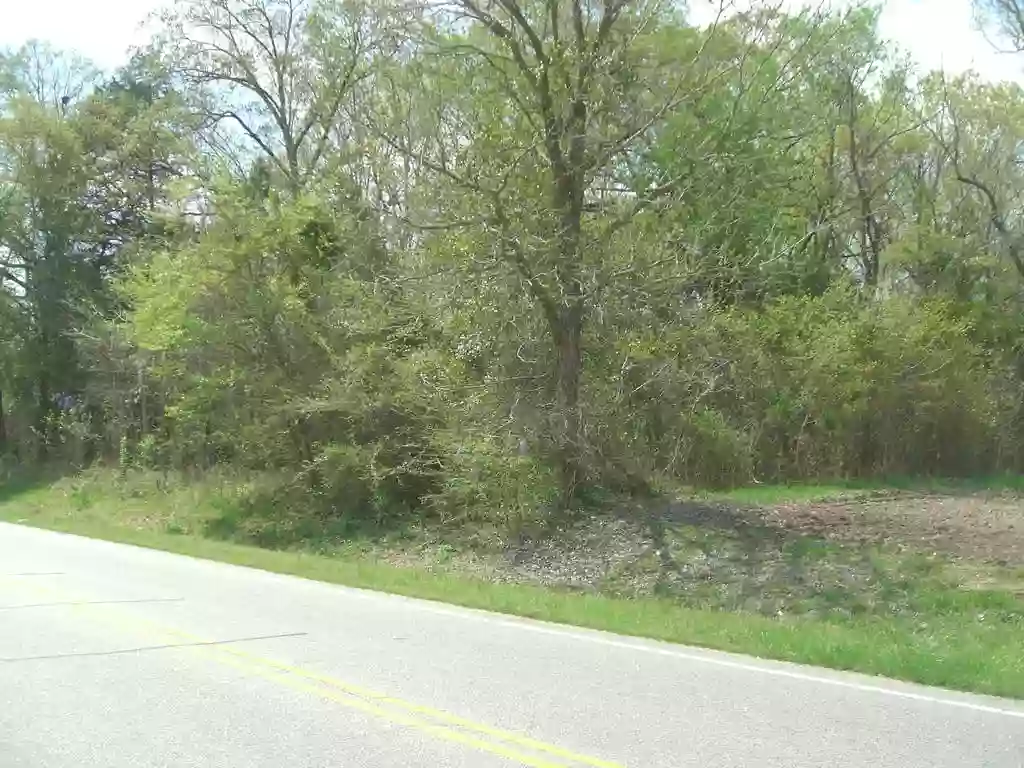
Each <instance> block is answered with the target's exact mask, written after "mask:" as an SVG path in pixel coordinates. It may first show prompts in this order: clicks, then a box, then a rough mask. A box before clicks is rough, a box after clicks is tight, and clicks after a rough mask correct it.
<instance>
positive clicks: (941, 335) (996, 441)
mask: <svg viewBox="0 0 1024 768" xmlns="http://www.w3.org/2000/svg"><path fill="white" fill-rule="evenodd" d="M614 349H615V351H617V352H618V354H620V355H621V356H622V358H624V359H625V363H622V362H621V360H620V362H619V363H618V364H617V365H615V367H614V368H612V366H611V363H610V362H607V361H605V360H601V362H602V363H603V364H604V365H605V366H607V367H606V370H607V369H611V370H616V371H617V372H618V375H617V376H615V377H608V376H606V377H605V378H604V379H603V380H602V379H598V390H597V391H598V395H599V398H598V399H597V408H596V412H597V413H598V421H599V422H600V423H603V424H608V425H613V426H611V427H609V428H606V429H604V431H603V433H602V439H603V440H605V441H606V442H611V443H613V444H614V445H613V447H612V448H608V449H606V450H607V451H611V452H614V453H617V454H618V455H622V456H629V457H632V461H633V462H634V463H635V464H636V465H637V471H639V472H643V473H647V474H652V475H655V476H658V475H660V476H662V477H666V478H669V479H674V480H679V481H683V482H686V483H693V484H698V485H705V486H714V485H725V484H736V483H742V482H747V481H750V480H752V479H754V478H760V479H768V480H776V481H782V480H796V479H810V478H820V477H843V476H849V477H857V476H869V475H888V474H944V475H963V474H969V473H974V472H984V473H990V472H999V471H1005V470H1016V469H1020V467H1019V466H1018V465H1017V463H1016V462H1017V461H1018V458H1017V455H1016V453H1015V452H1013V451H1011V450H1008V449H1007V447H1008V446H1012V445H1016V443H1017V434H1018V430H1019V417H1018V416H1017V411H1018V410H1019V406H1018V405H1017V402H1016V399H1017V398H1015V397H1014V396H1013V394H1012V392H1013V389H1012V387H1008V386H1007V374H1006V372H1005V371H1003V370H1000V369H999V367H998V366H995V365H993V363H992V361H991V358H990V357H989V356H988V355H986V353H985V351H984V350H983V349H982V348H980V347H979V346H978V345H977V344H975V343H974V342H972V340H971V335H970V327H969V324H968V323H967V322H966V321H964V320H962V319H960V318H959V317H958V316H957V315H956V314H955V313H954V312H953V311H952V310H951V308H950V307H949V306H947V305H945V304H943V303H941V302H936V301H920V300H918V301H916V302H911V301H910V300H907V299H902V298H896V299H889V300H885V301H881V302H867V301H864V300H863V299H862V298H860V297H859V296H858V295H857V294H855V293H854V292H853V291H850V290H845V289H841V288H834V289H832V290H831V291H829V292H828V293H826V294H825V295H824V296H822V297H800V298H786V299H782V300H780V301H777V302H775V303H773V304H771V305H769V306H767V307H766V308H765V309H764V310H763V311H759V310H750V309H730V310H707V311H703V312H701V313H699V314H698V315H696V316H695V317H694V318H693V319H692V320H690V321H689V322H686V323H685V324H683V323H681V324H680V325H678V326H676V327H675V328H672V329H670V330H664V329H662V330H661V331H660V333H655V334H650V333H649V334H645V335H643V336H634V337H632V338H630V339H628V340H626V341H624V342H622V343H620V344H618V345H616V346H615V347H614ZM599 359H600V358H599ZM596 373H597V372H596V371H595V374H596ZM614 425H625V427H626V429H624V430H621V429H620V430H619V433H618V434H616V433H615V430H614Z"/></svg>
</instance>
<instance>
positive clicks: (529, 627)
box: [18, 526, 1024, 720]
mask: <svg viewBox="0 0 1024 768" xmlns="http://www.w3.org/2000/svg"><path fill="white" fill-rule="evenodd" d="M18 527H19V528H21V529H23V530H31V531H40V530H45V529H38V528H32V527H31V526H18ZM46 532H47V533H55V532H53V531H46ZM60 533H63V532H60ZM63 535H65V536H67V537H68V538H72V539H79V540H81V539H84V540H86V541H93V542H100V543H102V544H108V545H111V546H113V547H128V548H129V549H132V550H136V551H140V552H147V553H153V552H156V553H160V554H164V555H169V556H170V557H171V558H172V559H185V560H192V561H196V562H200V563H206V564H209V565H213V566H214V567H227V568H229V569H233V570H241V571H251V572H255V573H259V574H262V575H263V576H269V577H271V578H272V579H275V580H278V579H280V580H287V581H292V580H298V581H302V582H306V583H311V584H316V585H319V586H321V587H326V588H328V589H332V590H337V591H341V592H346V593H348V594H352V595H358V596H361V597H364V598H369V599H377V600H380V599H381V598H384V599H389V600H396V601H401V602H404V603H406V604H407V605H411V606H413V607H415V608H417V609H418V610H422V611H428V612H430V613H437V614H442V615H447V616H455V617H461V618H466V619H472V618H475V619H477V620H482V621H487V622H490V623H493V624H498V625H500V626H505V627H510V628H513V629H521V630H526V631H530V632H538V633H540V634H544V635H554V636H556V637H565V638H575V639H578V640H586V641H588V642H592V643H597V644H599V645H604V646H607V647H611V648H622V649H625V650H630V651H643V652H646V653H652V654H655V655H659V656H669V657H672V658H677V659H682V660H685V661H692V662H697V663H700V664H710V665H713V666H719V667H725V668H727V669H736V670H740V671H743V672H755V673H758V674H762V675H769V676H774V677H782V678H787V679H789V680H799V681H801V682H805V683H819V684H823V685H831V686H834V687H837V688H845V689H847V690H853V691H860V692H862V693H875V694H880V695H883V696H893V697H895V698H901V699H907V700H909V701H920V702H925V703H928V704H938V705H943V706H949V707H958V708H960V709H966V710H971V711H974V712H983V713H985V714H990V715H1002V716H1005V717H1014V718H1017V719H1021V720H1024V709H1008V708H1003V707H996V706H991V705H987V704H978V703H976V702H972V701H967V700H964V699H955V698H948V697H942V696H933V695H930V694H927V693H916V692H914V691H901V690H896V689H894V688H887V687H885V686H881V685H871V684H868V683H856V682H853V681H852V680H841V679H839V678H836V677H830V676H825V675H813V674H810V673H806V672H796V671H793V670H788V669H780V668H778V667H776V666H770V665H775V664H779V665H782V664H793V662H787V661H777V660H774V659H764V660H763V661H764V663H763V664H750V663H746V662H742V661H733V660H730V659H724V658H718V657H717V655H718V654H726V653H728V652H727V651H716V650H713V649H707V651H706V652H705V653H692V652H689V651H685V650H677V649H675V648H660V647H658V646H655V645H652V644H651V643H656V642H660V641H657V640H650V641H647V642H645V640H646V638H643V637H637V638H635V640H633V641H628V640H615V639H613V637H612V636H611V635H610V633H607V632H603V631H602V630H595V629H590V628H588V627H574V626H572V625H569V624H566V625H561V624H556V623H551V622H544V621H541V620H538V619H530V618H526V617H515V618H512V617H506V616H507V615H506V614H500V613H495V612H491V611H486V610H482V609H479V608H466V607H463V606H455V605H447V604H445V603H442V602H440V601H434V600H424V599H422V598H416V597H408V596H406V595H399V594H394V593H391V592H381V591H377V590H372V589H365V588H362V587H349V586H346V585H344V584H334V583H331V582H326V581H317V580H315V579H307V578H303V577H301V576H294V575H292V574H286V573H277V572H274V571H265V570H262V569H260V568H253V567H250V566H242V565H235V564H234V563H224V562H221V561H217V560H207V559H205V558H199V557H191V556H189V555H179V554H178V553H174V552H167V551H165V550H154V549H150V548H148V547H138V546H135V545H131V544H127V545H126V544H121V543H119V542H110V541H107V540H104V539H91V538H88V537H82V536H76V535H75V534H63ZM836 672H837V673H838V674H843V672H842V670H836ZM846 674H851V675H852V674H858V673H855V672H850V673H846ZM893 682H896V683H899V682H901V681H893ZM906 684H907V685H913V683H906ZM965 695H970V694H965Z"/></svg>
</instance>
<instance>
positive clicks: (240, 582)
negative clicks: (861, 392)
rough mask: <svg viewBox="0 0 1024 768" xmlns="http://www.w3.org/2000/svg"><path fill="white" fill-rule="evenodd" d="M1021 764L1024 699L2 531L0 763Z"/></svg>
mask: <svg viewBox="0 0 1024 768" xmlns="http://www.w3.org/2000/svg"><path fill="white" fill-rule="evenodd" d="M515 765H526V766H534V767H535V768H558V767H565V766H568V767H572V768H581V767H583V766H591V767H592V768H615V767H616V766H628V767H630V768H644V767H646V768H682V767H683V766H700V768H711V767H728V766H752V767H753V766H756V767H757V768H766V767H768V766H785V767H786V768H800V767H802V766H842V768H860V767H861V766H869V767H870V768H888V767H889V766H891V767H892V768H914V767H917V766H920V768H942V767H944V766H949V768H973V767H975V766H984V767H985V768H1022V767H1024V706H1021V705H1020V704H1019V703H1015V702H1009V701H1003V700H1000V699H992V698H985V697H976V696H966V695H959V694H953V693H948V692H944V691H938V690H933V689H929V688H923V687H918V686H911V685H904V684H898V683H890V682H887V681H882V680H879V679H876V678H870V677H862V676H857V675H848V674H841V673H832V672H826V671H822V670H818V669H814V668H808V667H800V666H796V665H789V664H779V663H769V662H762V661H757V660H754V659H750V658H746V657H742V656H734V655H729V654H719V653H712V652H707V651H700V650H694V649H690V648H685V647H681V646H673V645H668V644H661V643H654V642H645V641H641V640H633V639H628V638H623V637H618V636H615V635H609V634H603V633H597V632H588V631H582V630H572V629H564V628H561V627H556V626H553V625H549V624H543V623H539V622H528V621H522V620H518V619H512V618H508V617H503V616H496V615H492V614H487V613H482V612H477V611H469V610H462V609H458V608H452V607H448V606H442V605H438V604H434V603H429V602H422V601H416V600H409V599H405V598H399V597H393V596H388V595H383V594H377V593H372V592H364V591H360V590H351V589H345V588H341V587H336V586H331V585H326V584H320V583H317V582H311V581H305V580H302V579H295V578H290V577H285V576H278V575H274V574H268V573H263V572H260V571H253V570H248V569H244V568H237V567H233V566H228V565H223V564H218V563H211V562H205V561H200V560H194V559H191V558H185V557H179V556H176V555H170V554H165V553H161V552H151V551H148V550H143V549H137V548H133V547H127V546H122V545H117V544H110V543H106V542H100V541H90V540H87V539H81V538H77V537H72V536H65V535H61V534H55V533H48V532H44V531H38V530H32V529H29V528H22V527H18V526H11V525H2V524H0V768H151V767H155V766H161V767H162V766H167V767H171V766H173V767H174V768H178V767H179V766H181V767H184V766H190V767H191V766H195V767H196V768H199V767H200V766H201V767H202V768H248V767H249V766H260V767H261V768H314V767H316V768H321V767H322V768H328V766H330V768H371V767H372V768H442V767H444V766H452V767H453V768H454V767H458V768H491V767H492V766H494V767H497V766H515Z"/></svg>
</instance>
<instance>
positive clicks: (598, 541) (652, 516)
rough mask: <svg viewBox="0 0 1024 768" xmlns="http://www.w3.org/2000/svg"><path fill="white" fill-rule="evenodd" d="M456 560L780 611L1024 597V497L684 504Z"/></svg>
mask: <svg viewBox="0 0 1024 768" xmlns="http://www.w3.org/2000/svg"><path fill="white" fill-rule="evenodd" d="M430 552H431V548H430V547H426V548H424V549H423V550H422V554H423V556H425V557H427V558H429V557H430ZM447 559H448V561H449V562H450V563H451V564H452V565H453V566H454V567H456V568H460V569H461V568H465V567H469V568H472V569H474V570H479V569H481V567H486V569H487V570H488V571H489V573H488V575H489V576H490V578H495V579H499V580H509V581H519V582H527V583H539V584H544V585H547V586H560V587H566V588H571V589H577V590H584V591H599V592H604V593H610V594H619V595H636V596H639V595H648V594H660V595H664V596H670V597H674V598H677V599H681V600H683V601H684V602H686V603H689V604H696V605H704V606H709V607H721V608H728V609H733V610H749V611H756V612H759V613H764V614H771V615H775V614H784V613H812V614H841V615H861V614H871V615H892V614H894V613H896V614H914V613H916V612H917V611H919V610H923V609H921V600H923V599H927V598H928V597H929V595H930V591H931V590H932V589H934V590H941V591H943V592H944V593H946V592H948V590H958V591H967V590H971V591H977V590H984V589H989V590H991V589H995V590H998V591H999V592H1000V593H1001V594H1003V595H1004V596H1010V599H1011V600H1012V599H1013V598H1012V596H1013V595H1017V596H1018V597H1024V497H1022V496H1019V495H1009V494H980V493H979V494H970V495H939V494H913V493H886V494H872V495H861V496H858V497H855V498H847V499H838V500H834V501H818V502H804V503H792V504H776V505H771V506H763V507H762V506H753V505H743V506H740V505H736V504H732V503H727V502H717V503H716V502H675V503H671V504H665V505H662V506H660V507H657V508H653V509H652V508H640V507H635V508H630V509H619V510H617V511H616V513H615V514H612V515H605V516H600V517H592V518H589V519H586V520H583V521H580V522H578V523H577V524H576V525H574V526H573V527H572V528H570V529H568V530H564V531H562V532H560V533H558V534H556V535H554V536H548V537H544V538H537V539H534V540H529V539H527V540H523V541H520V542H518V543H517V544H516V545H515V546H512V547H510V548H508V549H507V550H506V551H504V552H503V553H502V554H501V555H500V556H496V557H492V558H490V560H489V561H485V562H486V566H482V564H481V559H480V557H479V554H478V553H473V554H472V556H470V553H469V552H463V553H457V554H454V555H451V556H449V557H448V558H447ZM947 596H948V595H947ZM929 610H930V609H929Z"/></svg>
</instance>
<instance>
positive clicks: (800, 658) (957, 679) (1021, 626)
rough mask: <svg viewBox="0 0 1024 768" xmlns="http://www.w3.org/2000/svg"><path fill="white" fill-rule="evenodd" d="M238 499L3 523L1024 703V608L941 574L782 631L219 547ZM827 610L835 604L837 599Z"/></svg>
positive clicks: (144, 482) (355, 555) (225, 495)
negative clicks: (869, 604) (896, 598)
mask: <svg viewBox="0 0 1024 768" xmlns="http://www.w3.org/2000/svg"><path fill="white" fill-rule="evenodd" d="M236 487H237V480H231V479H224V478H208V479H206V480H204V481H203V482H200V483H194V484H187V483H181V482H174V481H172V480H168V479H166V478H161V477H160V476H158V475H144V476H138V477H135V478H127V479H122V478H119V477H118V476H117V475H116V474H114V473H110V472H106V473H104V472H92V473H87V474H86V475H84V476H79V477H72V478H65V479H63V480H59V481H57V482H51V481H50V480H49V479H44V480H43V481H40V482H38V483H35V484H33V483H29V482H23V483H21V484H20V485H19V486H18V487H17V488H14V487H13V486H10V485H3V486H0V519H3V520H8V521H17V522H21V523H24V524H28V525H33V526H37V527H41V528H48V529H53V530H59V531H65V532H69V533H76V534H81V535H85V536H90V537H94V538H102V539H108V540H112V541H121V542H126V543H130V544H135V545H139V546H144V547H150V548H154V549H161V550H166V551H170V552H177V553H181V554H185V555H191V556H195V557H201V558H207V559H211V560H220V561H224V562H229V563H235V564H238V565H245V566H250V567H255V568H261V569H264V570H268V571H275V572H278V573H287V574H294V575H297V576H303V577H306V578H311V579H317V580H320V581H326V582H332V583H337V584H345V585H349V586H353V587H364V588H369V589H374V590H381V591H385V592H391V593H395V594H400V595H406V596H410V597H418V598H425V599H430V600H439V601H443V602H447V603H453V604H457V605H463V606H468V607H472V608H482V609H487V610H491V611H498V612H502V613H508V614H515V615H519V616H526V617H530V618H536V619H543V620H547V621H553V622H559V623H564V624H571V625H577V626H582V627H590V628H594V629H602V630H608V631H611V632H617V633H621V634H626V635H637V636H643V637H650V638H655V639H660V640H667V641H672V642H677V643H686V644H692V645H699V646H705V647H709V648H716V649H721V650H727V651H735V652H741V653H748V654H753V655H757V656H762V657H767V658H774V659H783V660H789V661H796V662H803V663H808V664H815V665H820V666H825V667H832V668H835V669H846V670H855V671H859V672H865V673H869V674H878V675H885V676H888V677H893V678H900V679H904V680H910V681H915V682H919V683H925V684H930V685H937V686H942V687H947V688H952V689H960V690H967V691H977V692H984V693H989V694H995V695H1002V696H1009V697H1016V698H1024V606H1022V605H1021V602H1020V600H1019V598H1017V597H1015V596H1014V595H1013V594H1012V593H1011V592H1007V591H1001V590H998V589H974V590H959V589H954V588H952V587H950V586H949V585H948V584H946V583H945V582H943V581H942V580H941V579H940V578H938V577H937V575H936V573H937V570H936V566H935V564H934V563H932V564H929V563H927V562H923V561H920V562H919V561H913V562H912V563H911V565H912V566H913V567H911V566H907V567H905V568H903V569H902V570H900V571H899V573H898V579H897V581H899V583H897V584H895V587H897V588H899V589H903V590H905V591H906V592H907V594H911V595H912V598H913V599H912V600H911V601H910V602H909V603H908V605H907V606H906V609H905V610H900V611H894V612H892V613H891V615H887V614H886V613H885V612H884V611H882V612H879V611H874V612H862V613H856V612H855V613H852V614H851V613H827V612H826V613H824V614H819V613H813V612H811V613H806V614H795V615H790V614H785V615H783V616H781V617H769V616H764V615H760V614H758V613H755V612H744V611H725V610H720V609H715V608H702V607H694V606H693V605H686V604H683V603H681V602H680V599H679V598H678V597H642V598H634V599H627V598H620V597H615V596H609V595H602V594H589V593H588V594H582V593H578V592H570V591H566V590H559V589H549V588H543V587H538V586H529V585H523V584H508V583H494V582H491V581H488V580H486V579H485V578H480V577H474V576H472V575H467V574H465V573H459V572H456V571H453V570H451V569H448V568H445V567H443V566H438V567H433V568H429V567H414V568H412V567H398V566H395V565H390V564H388V563H386V562H383V561H381V560H380V559H379V558H376V557H374V556H373V555H372V554H367V552H366V551H362V550H360V549H358V548H348V549H343V550H341V551H340V552H338V551H335V552H333V554H331V555H324V554H317V553H315V552H311V551H308V550H306V551H303V550H298V551H274V550H268V549H260V548H257V547H253V546H245V545H240V544H237V543H234V542H230V541H223V540H215V539H211V538H208V537H207V536H206V535H205V531H206V530H207V526H206V523H208V522H209V521H210V520H212V519H218V518H219V517H221V516H223V514H224V512H225V510H226V509H230V508H231V505H232V504H233V500H234V499H235V498H236V496H235V495H234V494H235V493H236V492H235V491H234V490H233V489H234V488H236ZM714 545H715V546H720V544H719V543H715V544H714ZM787 546H788V547H789V548H787V549H786V550H785V558H786V559H787V562H789V561H792V560H794V559H796V560H801V561H809V562H813V563H820V562H822V561H823V560H829V559H833V558H834V557H835V556H836V555H835V553H834V552H833V551H832V550H831V549H829V548H828V547H822V546H817V545H812V544H807V543H798V544H793V545H787ZM914 563H917V565H914ZM840 565H842V564H841V563H840ZM914 568H917V569H918V570H917V571H915V570H914ZM884 586H885V588H891V587H893V585H884ZM823 599H826V600H827V599H828V597H827V590H826V594H825V597H824V598H823ZM885 605H888V603H885Z"/></svg>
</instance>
